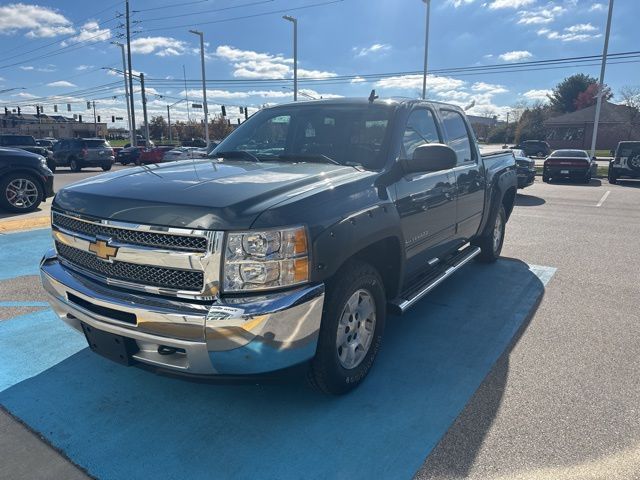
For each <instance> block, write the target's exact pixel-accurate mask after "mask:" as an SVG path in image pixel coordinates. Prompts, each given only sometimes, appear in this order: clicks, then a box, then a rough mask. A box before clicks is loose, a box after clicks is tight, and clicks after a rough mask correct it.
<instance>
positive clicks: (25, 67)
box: [18, 65, 36, 71]
mask: <svg viewBox="0 0 640 480" xmlns="http://www.w3.org/2000/svg"><path fill="white" fill-rule="evenodd" d="M18 68H19V69H20V70H26V71H29V70H35V69H36V67H34V66H32V65H20V66H19V67H18Z"/></svg>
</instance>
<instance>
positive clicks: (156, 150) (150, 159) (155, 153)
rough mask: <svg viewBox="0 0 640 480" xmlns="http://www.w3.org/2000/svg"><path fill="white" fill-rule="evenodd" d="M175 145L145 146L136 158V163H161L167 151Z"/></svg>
mask: <svg viewBox="0 0 640 480" xmlns="http://www.w3.org/2000/svg"><path fill="white" fill-rule="evenodd" d="M173 148H175V147H171V146H168V147H151V148H145V149H143V150H142V151H141V152H140V156H139V157H138V158H137V159H136V165H146V164H148V163H161V162H162V159H163V158H164V154H165V152H168V151H169V150H173Z"/></svg>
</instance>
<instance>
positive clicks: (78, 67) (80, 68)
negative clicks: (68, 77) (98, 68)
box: [76, 65, 93, 71]
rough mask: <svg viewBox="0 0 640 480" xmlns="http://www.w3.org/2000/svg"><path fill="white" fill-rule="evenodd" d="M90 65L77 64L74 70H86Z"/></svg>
mask: <svg viewBox="0 0 640 480" xmlns="http://www.w3.org/2000/svg"><path fill="white" fill-rule="evenodd" d="M92 67H93V65H78V66H77V67H76V70H78V71H82V70H88V69H90V68H92Z"/></svg>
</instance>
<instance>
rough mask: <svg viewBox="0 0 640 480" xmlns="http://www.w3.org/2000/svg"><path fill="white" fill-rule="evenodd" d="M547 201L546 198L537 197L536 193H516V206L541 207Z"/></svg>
mask: <svg viewBox="0 0 640 480" xmlns="http://www.w3.org/2000/svg"><path fill="white" fill-rule="evenodd" d="M545 203H547V202H546V201H545V199H544V198H540V197H536V196H535V195H525V194H523V193H518V194H517V195H516V206H518V207H539V206H540V205H544V204H545Z"/></svg>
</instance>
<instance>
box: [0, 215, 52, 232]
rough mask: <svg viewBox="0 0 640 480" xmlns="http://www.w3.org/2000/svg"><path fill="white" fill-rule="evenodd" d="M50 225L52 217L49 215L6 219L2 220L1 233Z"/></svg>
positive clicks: (0, 224)
mask: <svg viewBox="0 0 640 480" xmlns="http://www.w3.org/2000/svg"><path fill="white" fill-rule="evenodd" d="M49 226H51V218H50V217H49V216H48V215H47V216H46V217H31V218H24V219H22V218H18V219H15V220H4V221H0V234H2V233H9V232H16V231H20V230H30V229H32V228H44V227H49Z"/></svg>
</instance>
